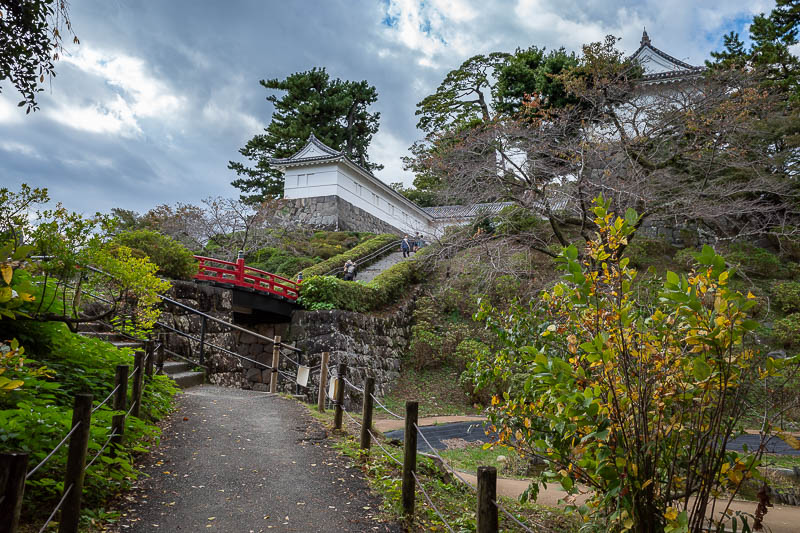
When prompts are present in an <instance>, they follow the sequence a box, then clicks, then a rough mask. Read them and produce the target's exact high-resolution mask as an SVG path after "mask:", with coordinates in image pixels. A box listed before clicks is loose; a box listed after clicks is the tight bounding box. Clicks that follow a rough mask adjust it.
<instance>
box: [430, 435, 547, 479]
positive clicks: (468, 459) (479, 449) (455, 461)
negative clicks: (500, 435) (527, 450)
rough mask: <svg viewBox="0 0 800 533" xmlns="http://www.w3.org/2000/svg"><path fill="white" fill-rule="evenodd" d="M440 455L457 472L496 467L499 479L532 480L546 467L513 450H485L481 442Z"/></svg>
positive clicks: (445, 451)
mask: <svg viewBox="0 0 800 533" xmlns="http://www.w3.org/2000/svg"><path fill="white" fill-rule="evenodd" d="M439 454H440V455H441V456H442V457H443V458H444V459H445V460H446V461H447V462H448V463H449V464H450V466H451V467H453V468H454V469H455V470H461V471H464V472H477V471H478V467H479V466H494V467H496V468H497V475H498V477H504V478H513V479H531V478H532V477H534V476H536V475H537V474H540V473H541V472H542V471H543V470H544V465H535V464H533V463H532V462H531V461H529V460H527V459H525V458H524V457H520V455H519V454H518V453H517V451H516V450H514V449H513V448H504V447H501V446H496V447H493V448H487V449H484V448H483V444H482V443H479V442H473V443H469V444H468V445H467V446H465V447H464V448H458V449H449V450H444V451H440V452H439Z"/></svg>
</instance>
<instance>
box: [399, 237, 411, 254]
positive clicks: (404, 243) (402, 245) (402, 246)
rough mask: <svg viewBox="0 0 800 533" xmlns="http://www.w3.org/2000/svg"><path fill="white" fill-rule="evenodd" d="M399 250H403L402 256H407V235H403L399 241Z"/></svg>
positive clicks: (408, 250) (408, 244) (408, 246)
mask: <svg viewBox="0 0 800 533" xmlns="http://www.w3.org/2000/svg"><path fill="white" fill-rule="evenodd" d="M400 251H401V252H403V257H408V256H409V255H410V254H409V252H410V251H411V243H409V242H408V235H404V236H403V240H402V241H400Z"/></svg>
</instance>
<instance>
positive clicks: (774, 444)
mask: <svg viewBox="0 0 800 533" xmlns="http://www.w3.org/2000/svg"><path fill="white" fill-rule="evenodd" d="M421 431H422V433H423V434H424V435H425V438H427V439H428V440H429V441H430V443H431V446H433V447H434V448H436V449H437V450H443V449H445V448H447V445H446V444H445V443H444V442H442V441H443V440H447V439H453V438H459V439H464V440H465V441H467V442H489V437H488V436H487V435H486V433H485V431H484V429H483V424H482V423H480V422H477V423H476V422H455V423H451V424H439V425H436V426H423V427H422V428H421ZM403 433H404V431H403V430H402V429H398V430H395V431H389V432H386V433H385V435H386V437H387V438H389V439H397V440H400V441H402V440H403ZM759 438H760V437H759V436H758V435H742V436H741V437H738V438H737V439H736V440H734V441H731V442H730V443H728V449H729V450H737V451H741V450H742V449H743V448H742V445H743V444H746V445H747V448H748V449H750V450H753V449H755V448H756V447H758V443H759ZM417 450H419V451H426V450H428V445H427V444H426V443H425V441H424V440H423V439H422V438H421V437H420V438H418V439H417ZM766 451H767V452H768V453H776V454H781V455H800V450H795V449H794V448H792V447H791V446H789V445H788V444H786V443H785V442H783V441H782V440H781V439H779V438H778V437H772V438H771V439H770V440H769V442H767V450H766Z"/></svg>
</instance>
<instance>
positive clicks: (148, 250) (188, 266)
mask: <svg viewBox="0 0 800 533" xmlns="http://www.w3.org/2000/svg"><path fill="white" fill-rule="evenodd" d="M113 242H114V243H115V244H119V245H122V246H127V247H128V248H130V249H131V250H133V251H134V252H141V254H143V256H144V257H147V258H148V259H150V261H152V262H153V263H155V264H156V265H157V266H158V271H157V273H158V274H160V275H162V276H164V277H167V278H170V279H184V280H189V279H192V278H193V277H194V275H195V274H197V261H196V260H195V259H194V257H193V256H192V252H190V251H189V250H187V249H186V248H185V247H184V246H183V245H182V244H180V243H179V242H177V241H175V240H173V239H171V238H170V237H167V236H166V235H162V234H161V233H158V232H157V231H152V230H146V229H141V230H134V231H126V232H124V233H120V234H119V235H117V236H116V237H115V238H114V240H113Z"/></svg>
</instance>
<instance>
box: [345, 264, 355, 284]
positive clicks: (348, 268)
mask: <svg viewBox="0 0 800 533" xmlns="http://www.w3.org/2000/svg"><path fill="white" fill-rule="evenodd" d="M354 279H356V264H355V263H354V262H353V261H352V260H350V259H348V260H347V262H346V263H345V264H344V280H345V281H353V280H354Z"/></svg>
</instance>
